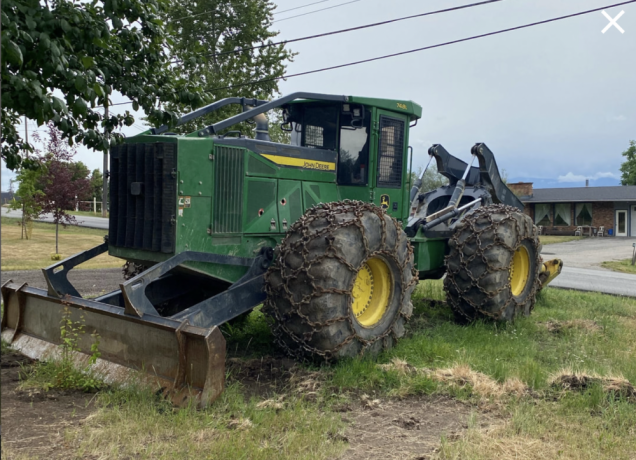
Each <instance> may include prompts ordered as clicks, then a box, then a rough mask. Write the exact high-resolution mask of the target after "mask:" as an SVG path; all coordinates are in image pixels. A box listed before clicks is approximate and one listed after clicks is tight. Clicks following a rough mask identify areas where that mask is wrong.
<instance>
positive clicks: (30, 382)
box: [21, 306, 104, 393]
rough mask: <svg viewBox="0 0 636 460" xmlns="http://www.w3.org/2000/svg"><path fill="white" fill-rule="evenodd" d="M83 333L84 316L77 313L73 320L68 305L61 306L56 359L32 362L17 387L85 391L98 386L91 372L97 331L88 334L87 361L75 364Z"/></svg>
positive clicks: (102, 385) (91, 390)
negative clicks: (90, 340) (88, 353)
mask: <svg viewBox="0 0 636 460" xmlns="http://www.w3.org/2000/svg"><path fill="white" fill-rule="evenodd" d="M85 334H86V331H85V326H84V316H83V315H82V316H80V320H79V321H73V320H72V319H71V311H70V309H69V308H68V306H67V307H65V308H64V313H63V315H62V320H61V321H60V338H61V341H62V343H61V344H60V346H59V356H58V358H57V359H50V360H47V361H43V362H40V363H37V364H36V365H34V366H33V367H32V368H31V369H29V370H28V371H27V372H26V379H25V381H24V382H23V384H22V385H21V387H22V388H28V387H41V388H43V389H44V390H45V391H49V390H51V389H53V388H57V389H62V390H79V391H84V392H87V393H92V392H96V391H99V390H100V389H102V388H103V387H104V383H103V382H102V381H101V380H100V379H99V378H98V377H97V376H96V375H95V373H94V372H93V365H94V364H95V363H96V362H97V359H98V358H99V357H100V356H101V353H100V352H99V334H98V333H97V332H93V333H92V334H91V335H90V336H91V338H92V343H91V347H90V352H91V354H90V356H89V358H88V361H87V362H86V363H85V364H84V365H80V366H78V365H77V364H76V361H75V359H74V357H75V354H76V353H77V352H79V351H80V347H79V340H80V338H81V337H82V336H84V335H85Z"/></svg>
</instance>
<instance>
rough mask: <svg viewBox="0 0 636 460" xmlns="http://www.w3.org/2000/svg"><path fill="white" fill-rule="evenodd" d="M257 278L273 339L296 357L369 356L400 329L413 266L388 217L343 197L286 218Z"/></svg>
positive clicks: (397, 335) (404, 240) (395, 225)
mask: <svg viewBox="0 0 636 460" xmlns="http://www.w3.org/2000/svg"><path fill="white" fill-rule="evenodd" d="M265 281H266V282H265V289H266V292H267V300H266V302H265V304H264V306H265V310H264V311H265V312H267V313H268V314H269V315H270V316H271V317H272V318H273V328H272V330H273V333H274V336H275V338H276V342H277V343H278V344H279V345H280V346H281V347H282V348H283V349H284V350H285V351H286V352H287V353H288V354H290V355H291V356H293V357H296V358H300V359H303V358H311V359H318V360H332V359H339V358H345V357H354V356H358V355H362V354H364V355H375V354H377V353H379V352H380V351H381V350H383V349H388V348H391V347H392V346H393V344H394V342H395V341H396V340H397V339H398V338H400V337H402V336H403V335H404V323H405V322H406V321H407V320H408V319H409V318H410V316H411V313H412V311H413V305H412V303H411V293H412V292H413V289H414V288H415V285H416V284H417V273H416V272H415V271H414V269H413V249H412V247H411V245H410V243H409V241H408V238H407V236H406V234H405V233H404V231H403V230H402V227H401V226H400V224H399V223H398V222H397V221H396V220H395V219H393V218H391V217H390V216H388V215H387V214H386V213H385V212H384V211H383V210H382V209H381V208H379V207H377V206H374V205H372V204H369V203H363V202H356V201H344V202H335V203H328V204H323V205H319V206H316V207H313V208H311V209H310V210H309V211H307V213H306V214H305V215H304V216H303V217H302V218H301V219H299V220H298V221H297V222H296V223H294V225H293V226H292V227H291V229H290V230H289V232H288V234H287V236H286V237H285V239H284V240H283V241H282V243H281V245H280V246H279V248H278V254H277V256H276V257H275V260H274V263H273V264H272V266H271V267H270V269H269V270H268V272H267V274H266V275H265Z"/></svg>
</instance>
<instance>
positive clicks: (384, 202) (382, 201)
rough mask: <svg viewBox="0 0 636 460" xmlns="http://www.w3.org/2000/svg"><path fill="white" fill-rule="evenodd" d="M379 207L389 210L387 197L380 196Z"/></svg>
mask: <svg viewBox="0 0 636 460" xmlns="http://www.w3.org/2000/svg"><path fill="white" fill-rule="evenodd" d="M380 207H381V208H382V209H389V195H382V196H381V197H380Z"/></svg>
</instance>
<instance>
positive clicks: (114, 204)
mask: <svg viewBox="0 0 636 460" xmlns="http://www.w3.org/2000/svg"><path fill="white" fill-rule="evenodd" d="M176 160H177V155H176V145H175V144H173V143H163V142H157V143H138V144H123V145H118V146H114V147H112V148H111V156H110V168H111V186H110V203H111V204H110V206H111V208H110V220H109V242H110V244H111V245H112V246H119V247H125V248H134V249H143V250H146V251H155V252H165V253H168V254H170V253H173V252H174V246H175V226H174V218H175V214H176V207H177V197H176V186H177V184H176Z"/></svg>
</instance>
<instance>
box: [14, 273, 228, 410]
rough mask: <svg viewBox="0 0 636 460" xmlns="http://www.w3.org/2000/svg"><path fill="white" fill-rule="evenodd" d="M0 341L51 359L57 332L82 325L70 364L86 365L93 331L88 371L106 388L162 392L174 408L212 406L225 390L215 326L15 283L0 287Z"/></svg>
mask: <svg viewBox="0 0 636 460" xmlns="http://www.w3.org/2000/svg"><path fill="white" fill-rule="evenodd" d="M2 300H3V302H4V314H3V316H2V339H3V340H5V341H6V342H8V343H9V344H10V345H11V346H12V347H13V348H15V349H17V350H18V351H20V352H21V353H23V354H25V355H26V356H28V357H30V358H33V359H39V360H46V359H55V358H56V357H57V356H59V353H60V347H59V345H60V344H61V342H62V340H61V331H60V326H61V322H62V321H63V320H70V321H73V322H75V324H80V325H82V326H83V329H84V332H85V333H84V334H81V336H80V338H79V340H78V344H77V345H78V348H79V351H78V352H74V353H73V359H74V360H75V361H76V363H77V364H78V365H79V366H81V367H85V366H86V364H87V363H88V360H89V358H90V354H91V344H92V343H93V338H92V337H91V334H92V333H93V332H94V331H95V332H97V333H98V334H99V346H98V348H99V353H101V357H100V358H99V359H98V360H97V362H96V363H95V364H94V366H93V367H92V369H93V371H94V372H95V373H96V374H97V375H99V376H100V377H101V378H102V379H104V381H105V382H106V383H109V384H110V383H115V382H119V383H122V384H135V383H141V384H145V385H152V386H153V387H154V388H155V389H156V390H158V391H161V392H163V393H164V394H165V395H166V396H167V397H168V398H169V399H170V400H171V401H172V402H173V403H174V404H175V405H178V406H182V405H185V404H191V403H194V404H196V405H198V406H199V407H203V406H206V405H208V404H210V403H211V402H212V401H214V400H215V399H216V398H217V397H218V396H219V394H221V392H222V391H223V387H224V384H225V339H224V338H223V335H222V334H221V331H220V330H219V329H218V327H211V328H200V327H194V326H191V325H189V324H188V322H187V321H184V322H181V321H175V320H172V319H169V318H163V317H159V316H151V315H144V316H143V318H139V317H136V316H132V315H127V314H125V313H124V309H123V308H119V307H115V306H111V305H108V304H105V303H101V302H96V301H92V300H87V299H82V298H79V297H74V296H68V295H67V296H64V297H63V298H57V297H55V296H52V295H49V294H48V293H47V291H44V290H41V289H35V288H31V287H28V286H27V285H26V284H16V283H13V282H12V281H9V282H7V283H6V284H5V285H4V286H2Z"/></svg>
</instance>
